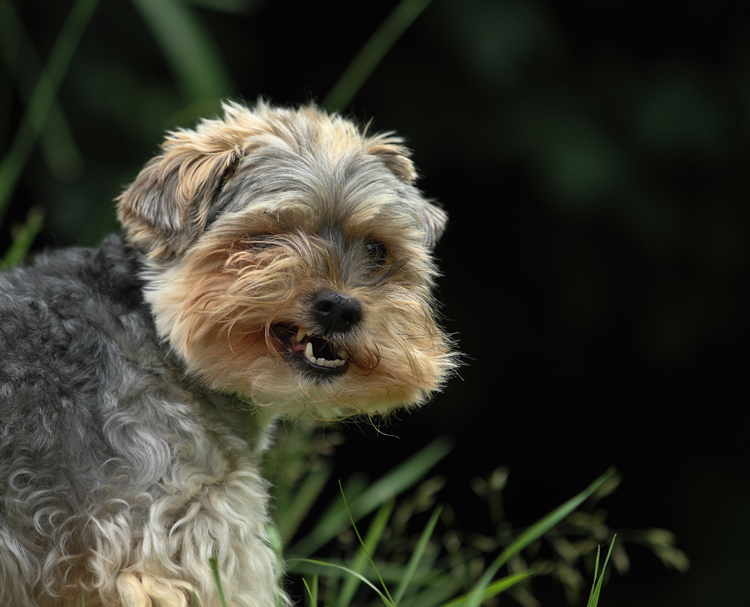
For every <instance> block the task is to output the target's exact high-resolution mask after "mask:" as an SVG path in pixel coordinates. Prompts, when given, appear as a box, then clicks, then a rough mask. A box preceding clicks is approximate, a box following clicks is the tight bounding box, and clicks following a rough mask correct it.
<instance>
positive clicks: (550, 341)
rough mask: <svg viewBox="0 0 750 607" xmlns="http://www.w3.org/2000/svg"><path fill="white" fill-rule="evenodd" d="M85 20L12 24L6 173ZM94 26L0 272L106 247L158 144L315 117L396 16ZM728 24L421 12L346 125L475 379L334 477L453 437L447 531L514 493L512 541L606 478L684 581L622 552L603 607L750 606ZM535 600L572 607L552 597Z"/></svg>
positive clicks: (27, 186) (743, 273) (151, 7)
mask: <svg viewBox="0 0 750 607" xmlns="http://www.w3.org/2000/svg"><path fill="white" fill-rule="evenodd" d="M74 4H75V6H77V7H79V9H80V5H81V4H86V3H85V2H84V3H82V2H78V3H74V2H71V1H68V0H66V1H62V0H55V1H52V0H48V1H39V0H25V1H21V0H0V9H1V10H2V13H0V22H1V25H0V27H1V28H2V31H0V46H1V47H2V48H1V50H2V54H3V63H2V66H0V148H1V149H3V150H4V152H3V153H5V150H8V149H11V150H12V149H13V141H14V137H16V136H17V133H18V132H19V131H18V130H17V129H18V125H19V122H20V121H21V119H22V117H23V115H24V111H25V108H27V107H28V104H29V97H30V95H31V92H32V90H33V87H34V85H35V84H36V83H37V81H38V78H39V69H40V67H41V66H42V65H43V64H45V63H46V62H47V58H48V57H49V56H50V54H51V53H52V51H53V48H54V45H55V41H56V39H57V38H58V35H59V34H60V31H61V28H62V27H63V23H65V22H66V19H68V17H69V15H70V14H71V9H72V7H73V6H74ZM88 4H89V5H90V8H91V9H92V10H93V12H92V13H91V17H90V21H87V17H86V16H85V15H84V16H83V17H81V19H82V23H81V27H82V32H83V33H82V35H81V36H80V43H79V44H78V47H77V48H75V49H73V50H71V52H73V51H74V54H73V55H71V56H72V59H71V62H70V67H69V69H68V70H67V72H66V73H63V74H62V76H64V77H62V79H61V83H62V84H61V86H60V89H59V94H58V96H57V99H56V104H55V105H54V106H53V107H52V110H51V112H50V118H49V120H48V121H47V122H46V125H45V127H44V129H43V130H42V136H41V139H40V142H39V144H38V145H36V146H35V147H34V148H33V149H32V150H31V151H30V155H29V156H28V161H27V162H25V163H22V164H23V169H22V172H21V173H20V175H19V179H18V181H17V182H13V183H12V184H11V182H10V181H9V179H8V177H7V175H8V174H7V173H3V175H2V177H3V178H4V179H5V180H6V181H5V184H3V183H0V186H2V187H5V186H6V185H8V184H11V185H10V186H9V188H10V190H11V191H12V192H13V196H12V198H11V202H9V203H8V206H7V209H6V211H7V212H6V216H5V221H4V223H3V225H2V231H1V232H0V245H1V247H0V251H5V250H6V248H7V247H8V245H9V243H10V241H11V235H12V234H13V228H14V226H17V225H19V224H22V223H24V222H25V221H26V220H27V214H28V212H29V209H30V208H32V207H33V206H35V205H36V206H37V207H39V208H40V209H43V211H44V220H43V226H44V227H43V229H42V231H41V233H40V234H39V235H38V236H37V238H36V240H35V241H34V249H39V248H43V247H48V246H61V245H69V244H85V245H92V244H97V243H98V242H99V240H100V239H101V237H102V236H103V234H105V233H107V232H108V231H111V230H113V229H116V224H115V221H114V215H113V206H112V203H111V201H112V199H113V198H114V197H115V196H116V195H117V194H118V193H119V192H120V191H121V189H122V187H123V186H124V185H125V184H126V183H127V182H128V180H129V179H132V177H133V176H134V175H135V174H136V172H137V171H138V169H139V168H140V167H141V166H142V164H143V163H144V162H145V161H146V160H147V159H148V158H149V157H150V156H151V155H152V154H153V153H154V151H155V148H156V145H157V144H158V142H159V141H160V139H161V137H162V133H163V131H164V130H165V129H166V128H171V127H174V126H177V125H182V126H189V125H191V124H193V122H194V120H195V119H196V117H197V116H201V115H206V114H212V113H216V112H217V111H218V99H220V98H222V97H225V96H229V97H232V98H235V99H244V100H246V101H248V102H252V101H253V100H255V99H256V98H257V97H258V96H260V95H262V96H265V97H267V98H268V99H269V100H271V101H273V102H275V103H280V104H296V103H300V102H306V101H309V100H317V101H322V100H323V99H324V98H325V96H326V95H327V94H328V92H329V91H330V90H331V89H332V87H333V86H334V84H335V83H336V81H337V80H338V79H339V77H340V76H341V74H342V73H343V72H344V70H345V69H346V67H347V66H348V65H349V63H350V62H351V60H352V58H353V57H354V56H355V55H356V53H357V52H358V51H359V49H360V48H361V47H362V45H363V44H364V43H365V41H366V40H367V39H368V38H369V37H370V35H371V34H372V33H373V32H374V31H375V30H376V29H377V28H378V26H380V24H381V23H383V21H384V20H385V19H386V18H387V17H388V15H389V14H390V13H391V11H392V10H393V8H394V6H396V4H397V3H396V2H390V1H389V2H372V3H359V4H353V3H351V2H336V1H334V2H327V3H323V4H321V3H311V2H291V3H290V2H270V1H267V2H262V1H259V0H258V1H252V0H216V1H215V2H212V1H210V0H202V1H197V0H194V1H192V2H187V1H185V2H150V1H149V0H132V1H131V2H126V1H125V0H112V1H109V0H108V1H107V2H99V3H96V2H94V1H90V2H88ZM175 7H176V8H175ZM736 7H737V4H736V3H730V2H721V1H719V2H708V1H707V0H702V1H701V0H696V1H695V2H685V3H681V4H680V5H679V6H676V5H674V4H673V3H668V2H660V1H657V2H649V3H633V2H625V1H620V0H609V1H606V2H594V1H593V0H578V1H577V2H573V1H570V2H553V1H552V0H546V1H545V0H461V1H460V2H458V1H457V0H456V1H449V0H435V1H434V2H432V3H431V4H430V5H429V6H428V7H427V8H426V10H425V11H424V13H423V14H421V15H420V16H419V17H418V18H417V19H416V21H415V22H414V23H413V25H412V26H411V27H409V29H408V30H407V31H406V32H405V33H404V34H403V35H402V36H401V37H400V38H399V40H398V41H397V42H396V44H395V46H394V47H393V48H391V49H390V51H389V52H388V53H387V55H386V56H385V57H384V58H383V60H382V61H381V62H380V63H379V65H377V67H376V68H375V70H374V71H373V73H372V75H371V76H370V77H369V79H368V80H367V81H366V82H365V83H364V84H363V86H362V88H361V89H360V90H359V92H358V93H357V94H356V96H355V97H354V99H353V101H352V103H351V104H350V105H349V106H348V107H347V108H346V109H345V113H347V114H349V115H351V116H353V117H355V118H357V119H359V120H362V121H365V120H369V119H373V120H374V127H375V128H376V129H378V130H391V129H393V130H396V131H398V132H399V133H401V134H403V135H405V136H406V137H407V140H408V145H409V146H410V147H412V148H413V149H414V151H415V155H414V158H415V161H416V163H417V166H418V167H419V169H420V171H421V174H422V178H421V180H420V182H419V185H420V187H421V189H422V190H423V191H424V192H425V193H426V194H427V195H428V196H431V197H435V198H436V199H437V200H438V201H439V202H440V203H441V204H442V205H443V206H444V207H445V209H446V210H447V211H448V213H449V215H450V224H449V229H448V232H447V233H446V235H445V237H444V238H443V240H442V241H441V242H440V244H439V245H438V248H437V255H438V257H439V258H440V259H441V268H442V270H443V272H444V274H445V276H444V277H443V278H442V279H441V281H440V297H441V299H442V300H443V301H444V302H445V308H444V313H445V317H446V321H445V324H446V325H447V327H448V328H449V330H450V331H453V332H456V333H457V334H458V337H459V339H460V348H461V350H462V351H463V352H464V353H465V355H466V356H465V362H466V366H464V367H463V368H462V369H461V372H460V375H461V378H460V379H458V378H457V379H456V380H454V381H453V382H452V383H451V384H450V385H449V387H448V389H447V390H446V392H445V393H444V394H442V395H440V396H439V397H437V398H436V399H435V400H434V401H433V402H432V403H431V404H430V405H429V406H428V407H426V408H423V409H422V410H420V411H416V412H414V413H401V414H399V415H398V416H397V417H396V418H394V419H393V420H392V422H393V423H392V424H391V426H389V427H388V428H386V429H385V431H386V432H388V433H389V434H392V435H396V436H397V437H398V438H394V437H391V436H384V435H380V434H378V433H377V432H376V431H375V429H373V428H372V427H369V426H368V425H366V424H362V425H360V426H346V427H344V428H343V431H344V434H345V436H346V440H345V442H344V444H343V445H342V446H341V447H338V449H337V453H338V455H337V458H336V460H335V465H336V471H337V474H338V475H340V476H342V477H345V476H347V475H348V474H350V473H351V472H353V471H355V470H365V471H368V472H370V474H372V475H377V474H379V471H382V470H384V469H387V468H389V467H391V466H393V465H395V464H396V463H397V462H399V461H400V460H402V459H403V458H405V457H406V456H407V455H409V454H411V453H413V452H414V451H416V449H417V448H418V447H420V446H422V445H424V444H426V443H428V442H429V441H430V440H431V439H432V438H433V437H435V436H437V435H449V436H451V437H452V438H453V439H454V441H455V444H456V446H455V449H454V451H453V453H452V454H451V455H450V456H449V457H448V458H447V459H446V460H444V461H443V462H442V463H441V464H440V470H439V472H440V473H441V474H443V475H444V476H445V477H446V479H447V485H446V488H445V489H444V490H443V493H442V499H443V500H446V501H450V502H451V503H452V504H453V505H454V509H455V511H456V516H457V518H458V520H459V521H464V522H465V524H466V526H471V525H477V524H480V525H481V524H482V523H481V522H480V523H477V518H478V517H479V515H478V514H477V512H478V510H477V508H478V507H479V500H478V499H477V498H476V497H475V496H474V494H473V493H472V491H471V489H470V488H469V479H470V478H471V477H473V476H477V475H485V474H487V473H488V472H490V471H492V470H493V469H495V468H496V467H497V466H500V465H506V466H508V467H509V469H510V474H511V476H510V480H509V485H508V488H507V490H506V491H505V499H506V515H507V516H508V518H509V519H510V520H512V521H513V522H514V523H516V524H519V525H524V524H529V523H531V522H533V521H534V520H536V519H537V518H539V517H540V516H541V515H543V514H545V513H546V512H548V511H549V510H551V509H552V508H553V507H554V506H556V505H558V504H559V503H561V502H562V501H564V500H565V499H567V498H568V497H570V496H571V495H573V494H574V493H576V492H577V491H579V490H580V489H582V488H583V487H584V486H586V485H587V484H588V483H589V482H590V481H591V480H593V479H594V478H595V477H596V476H598V475H599V474H600V473H601V472H602V471H603V470H604V469H605V468H607V467H608V466H609V465H614V466H616V467H617V469H618V470H619V471H620V472H621V473H622V474H623V477H624V480H623V484H622V486H621V488H620V489H619V490H618V491H617V493H615V494H614V495H612V496H610V497H608V498H607V499H606V500H605V502H604V503H603V504H602V505H603V507H605V508H606V509H607V510H608V511H609V513H610V518H609V522H610V524H611V525H612V526H613V527H615V528H617V527H624V528H643V527H652V526H654V527H664V528H668V529H671V530H672V531H674V532H675V533H676V535H677V537H678V546H679V547H680V548H681V549H683V550H685V551H686V552H687V554H688V556H689V557H690V559H691V561H692V568H691V570H690V571H689V572H688V573H687V574H680V573H677V572H675V571H669V570H667V569H666V568H665V567H664V566H663V565H662V564H661V563H660V562H659V561H658V560H657V559H656V558H655V557H654V556H653V555H652V554H651V553H649V552H648V551H646V550H645V549H639V548H638V547H633V548H632V549H630V550H629V554H630V557H631V559H632V568H631V571H630V573H629V574H628V575H627V576H624V577H621V576H618V575H617V574H615V575H612V576H611V577H610V580H609V583H608V585H607V587H606V588H605V590H604V594H603V598H602V604H603V605H605V604H606V605H609V606H618V605H632V604H636V602H637V604H638V605H644V606H648V605H662V606H668V605H675V606H676V605H680V606H686V605H694V606H696V607H698V606H703V605H719V604H720V605H722V606H723V607H730V606H734V605H737V606H740V605H747V604H748V603H750V584H748V583H747V581H746V579H745V578H746V574H745V572H746V571H747V568H748V566H750V562H748V556H747V550H746V542H747V540H748V538H750V522H749V521H750V517H749V516H748V511H750V480H749V477H748V474H747V471H746V469H747V465H748V463H749V458H748V455H749V453H748V451H749V449H748V445H750V441H748V439H747V434H748V431H747V429H748V422H750V419H748V417H749V416H748V409H747V399H748V383H749V381H748V378H749V377H750V373H748V366H749V365H748V363H749V362H750V355H749V354H748V349H747V344H748V333H749V328H750V327H749V323H748V320H747V319H748V303H749V301H748V292H747V278H748V262H749V261H750V249H749V248H748V244H749V243H748V230H749V225H750V206H749V205H748V203H747V198H748V190H749V189H750V184H748V178H747V174H748V170H747V161H748V157H749V156H750V115H749V113H748V112H749V110H750V35H749V34H750V20H748V19H746V18H745V17H744V15H743V14H741V12H740V10H739V9H737V8H736ZM80 10H83V9H80ZM16 19H18V20H17V21H16ZM6 158H7V156H6ZM538 597H539V599H540V600H541V601H542V604H543V605H556V604H563V603H564V598H563V594H562V592H561V590H560V589H559V588H556V587H554V585H553V584H552V583H551V582H550V583H547V585H545V583H542V584H541V586H540V587H539V591H538ZM510 602H511V601H510V599H503V601H502V604H506V603H510Z"/></svg>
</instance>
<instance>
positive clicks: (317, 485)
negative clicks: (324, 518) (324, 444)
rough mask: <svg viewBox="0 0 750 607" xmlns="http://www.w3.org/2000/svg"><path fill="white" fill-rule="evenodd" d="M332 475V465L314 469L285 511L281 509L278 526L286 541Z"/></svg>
mask: <svg viewBox="0 0 750 607" xmlns="http://www.w3.org/2000/svg"><path fill="white" fill-rule="evenodd" d="M330 476H331V467H330V466H327V465H326V466H321V467H320V468H318V469H317V470H313V471H312V472H311V473H310V474H308V476H307V477H306V478H305V480H304V481H303V483H302V486H301V487H300V488H299V490H298V491H296V493H295V494H294V495H293V496H292V497H291V498H290V499H289V501H288V503H287V504H286V507H285V509H284V510H283V512H282V511H279V513H278V515H277V516H276V518H277V519H278V522H277V528H278V532H279V535H281V537H282V539H283V540H284V541H286V542H288V541H289V540H291V539H292V538H293V537H294V534H295V533H296V531H297V529H298V527H299V525H300V523H301V522H302V521H303V520H304V518H305V516H306V515H307V513H308V512H310V509H311V508H312V506H313V504H314V503H315V501H316V500H317V499H318V496H319V495H320V492H321V491H322V490H323V488H324V487H325V485H326V482H327V481H328V478H329V477H330Z"/></svg>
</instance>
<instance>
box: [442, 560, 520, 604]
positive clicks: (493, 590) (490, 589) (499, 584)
mask: <svg viewBox="0 0 750 607" xmlns="http://www.w3.org/2000/svg"><path fill="white" fill-rule="evenodd" d="M533 574H534V572H533V571H532V570H531V569H527V570H526V571H521V572H520V573H514V574H513V575H507V576H505V577H504V578H501V579H499V580H497V581H495V582H492V584H490V585H489V586H487V587H486V588H485V589H484V590H483V591H482V599H481V600H482V601H486V600H487V599H489V598H492V597H493V596H496V595H498V594H500V593H501V592H505V591H506V590H508V588H510V587H511V586H515V585H516V584H518V582H520V581H522V580H525V579H526V578H527V577H530V576H532V575H533ZM474 592H475V591H474V590H472V591H471V592H467V593H466V594H464V595H462V596H460V597H457V598H455V599H453V600H452V601H450V602H448V603H445V604H444V605H442V606H441V607H459V606H461V607H463V606H464V605H465V604H466V603H467V602H468V601H469V599H471V598H472V597H473V595H474Z"/></svg>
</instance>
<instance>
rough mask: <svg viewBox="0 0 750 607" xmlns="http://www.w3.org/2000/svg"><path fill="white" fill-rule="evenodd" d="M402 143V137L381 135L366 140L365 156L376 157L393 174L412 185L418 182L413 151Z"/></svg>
mask: <svg viewBox="0 0 750 607" xmlns="http://www.w3.org/2000/svg"><path fill="white" fill-rule="evenodd" d="M402 143H403V140H402V139H401V138H400V137H395V136H393V135H392V134H391V133H381V134H380V135H375V136H374V137H370V138H368V139H366V140H365V154H370V155H372V156H376V157H377V158H379V159H380V160H381V161H382V162H383V164H385V166H386V168H387V169H388V170H389V171H390V172H391V173H393V174H394V175H395V176H396V177H398V178H399V179H400V180H401V181H403V182H404V183H407V184H408V185H412V184H413V183H414V182H415V181H416V180H417V171H416V169H415V168H414V164H413V163H412V161H411V151H410V150H409V149H408V148H407V147H404V146H403V145H401V144H402Z"/></svg>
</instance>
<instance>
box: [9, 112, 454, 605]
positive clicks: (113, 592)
mask: <svg viewBox="0 0 750 607" xmlns="http://www.w3.org/2000/svg"><path fill="white" fill-rule="evenodd" d="M224 109H225V115H224V117H223V118H222V119H216V120H205V121H203V122H202V123H200V124H199V125H198V126H197V127H196V128H195V129H194V130H181V131H177V132H174V133H171V134H169V135H168V136H167V138H166V140H165V142H164V145H163V148H162V152H161V153H160V154H159V155H158V156H156V157H155V158H154V159H153V160H152V161H151V162H149V163H148V164H147V165H146V167H145V168H144V169H143V171H142V172H141V173H140V174H139V175H138V177H137V178H136V179H135V181H134V182H133V184H132V185H131V186H130V187H129V188H128V189H127V190H126V191H125V192H124V193H123V194H122V196H121V197H120V199H119V202H118V214H119V218H120V220H121V222H122V225H123V233H122V234H121V235H113V236H111V237H109V238H108V239H107V240H105V241H104V243H103V244H102V245H101V246H100V247H98V248H96V249H68V250H63V251H58V252H55V253H52V254H45V255H41V256H39V257H38V258H37V259H36V261H35V263H34V265H33V266H29V267H24V268H17V269H14V270H12V271H10V272H8V273H6V274H3V275H0V320H1V322H0V605H10V606H13V607H15V606H18V607H21V606H29V607H31V606H34V605H38V606H43V605H75V604H78V603H79V601H80V594H81V591H83V592H84V595H85V598H86V604H87V605H104V606H108V607H109V606H112V607H115V606H123V607H151V606H156V605H158V606H160V607H187V606H188V605H192V596H193V592H195V593H196V595H197V596H198V597H199V598H200V601H201V605H204V606H206V607H216V606H217V605H218V604H219V602H218V597H217V595H216V590H215V587H214V583H213V578H212V575H211V570H210V568H209V559H210V558H211V557H215V558H216V559H217V561H218V565H219V568H220V570H221V573H222V577H223V579H224V580H225V585H224V586H225V593H226V596H227V600H228V603H229V604H230V605H237V606H241V607H242V606H244V607H271V606H273V605H276V604H278V602H279V601H281V602H285V601H287V599H286V598H285V596H284V594H283V592H282V591H281V590H280V589H279V583H278V579H279V577H280V567H279V564H278V563H277V558H276V555H275V554H274V552H273V551H272V549H271V548H270V547H269V545H268V541H267V538H266V534H265V526H266V524H267V523H268V517H267V507H268V487H267V484H266V482H265V481H264V480H263V479H262V478H261V476H260V474H259V472H258V458H259V457H260V452H261V451H262V448H263V446H264V445H265V443H266V440H265V436H266V433H267V428H268V426H269V423H270V422H271V421H272V419H273V418H275V417H276V416H279V415H284V416H295V415H300V414H304V413H305V412H307V413H309V414H311V415H313V416H314V417H320V418H326V419H334V418H340V417H343V416H347V415H352V414H355V413H362V412H364V413H367V414H378V413H384V412H387V411H389V410H391V409H393V408H394V407H399V406H407V405H412V404H415V403H420V402H424V401H425V400H426V399H427V398H428V397H429V395H430V394H431V393H433V392H434V391H436V390H438V389H440V388H441V386H442V385H443V383H444V382H445V380H446V378H447V376H448V374H449V373H450V371H451V369H452V368H453V367H454V365H455V354H454V353H453V352H452V350H451V343H450V339H449V338H448V337H447V336H446V335H445V334H444V332H443V331H442V330H441V329H440V327H439V325H438V324H437V322H436V312H435V302H434V300H433V298H432V295H431V291H432V287H433V283H434V279H435V277H436V275H437V270H436V267H435V265H434V262H433V259H432V248H433V246H434V244H435V242H436V241H437V239H438V238H439V237H440V235H441V233H442V231H443V229H444V225H445V214H444V213H443V211H442V210H440V209H439V208H438V207H436V206H435V205H433V204H432V203H430V202H428V201H427V200H425V199H424V198H423V197H422V195H421V193H420V192H419V191H418V190H417V189H416V188H415V187H414V180H415V177H416V172H415V170H414V167H413V165H412V164H411V161H410V160H409V157H408V151H407V150H406V149H405V148H404V147H403V145H402V142H401V141H400V140H399V139H398V138H396V137H394V136H393V135H390V134H380V135H368V134H367V133H366V131H364V132H363V131H360V130H359V129H358V128H357V127H356V126H355V125H354V124H353V123H351V122H349V121H347V120H344V119H343V118H341V117H339V116H335V115H334V116H329V115H327V114H325V113H324V112H322V111H320V110H318V109H317V108H315V107H313V106H308V107H304V108H300V109H297V110H291V109H279V108H273V107H271V106H269V105H267V104H265V103H262V102H261V103H259V104H258V105H257V106H256V107H255V108H253V109H252V110H250V109H248V108H245V107H243V106H240V105H237V104H227V105H225V108H224ZM373 243H375V244H373ZM373 251H374V253H373ZM321 293H335V294H336V297H337V298H339V299H337V300H334V301H339V300H341V301H346V302H354V303H350V304H348V305H352V306H355V307H356V310H357V315H356V318H355V319H354V320H352V321H351V322H349V323H348V324H347V325H346V326H336V327H334V328H331V327H325V326H322V324H321V320H320V318H321V314H320V309H321V308H320V306H318V308H317V312H316V305H317V304H316V303H315V302H316V301H317V300H316V297H317V298H319V297H320V294H321ZM349 324H351V326H349ZM332 326H333V325H332ZM298 329H299V330H300V333H299V335H302V334H303V330H306V331H307V332H308V334H309V335H310V337H305V338H304V339H305V340H308V341H310V340H313V339H314V340H315V343H316V344H324V346H323V347H325V348H330V349H327V350H326V352H329V354H328V355H329V356H333V354H330V352H332V351H335V352H338V354H336V356H338V357H342V358H338V359H337V360H334V361H332V362H334V363H336V364H337V365H340V367H341V368H340V369H337V370H336V371H335V372H332V371H331V370H330V369H326V368H325V367H323V368H321V367H320V365H318V366H316V364H314V361H313V364H310V363H308V362H307V360H306V359H305V358H303V357H302V354H301V351H302V350H303V349H304V345H305V343H303V342H298V341H297V337H295V335H297V333H296V331H297V330H298ZM280 332H281V333H282V335H281V336H280ZM298 337H299V336H298ZM299 339H303V338H302V337H299ZM325 344H327V345H325ZM316 347H319V346H316ZM319 362H320V363H321V364H322V361H319ZM329 366H330V365H329Z"/></svg>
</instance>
